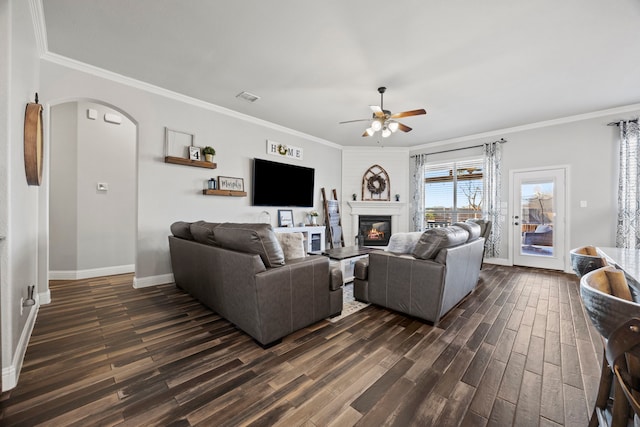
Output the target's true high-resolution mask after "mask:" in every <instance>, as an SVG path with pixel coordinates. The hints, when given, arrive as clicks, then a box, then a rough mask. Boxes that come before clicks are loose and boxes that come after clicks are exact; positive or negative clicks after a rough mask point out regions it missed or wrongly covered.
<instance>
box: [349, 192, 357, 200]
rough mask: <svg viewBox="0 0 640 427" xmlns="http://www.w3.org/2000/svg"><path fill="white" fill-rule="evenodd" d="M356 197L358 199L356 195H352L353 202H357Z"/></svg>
mask: <svg viewBox="0 0 640 427" xmlns="http://www.w3.org/2000/svg"><path fill="white" fill-rule="evenodd" d="M356 197H358V196H357V195H356V193H353V194H352V195H351V199H352V200H353V201H355V200H356Z"/></svg>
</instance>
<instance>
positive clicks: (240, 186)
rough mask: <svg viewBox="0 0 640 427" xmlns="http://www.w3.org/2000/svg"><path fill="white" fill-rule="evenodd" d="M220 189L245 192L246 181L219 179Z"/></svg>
mask: <svg viewBox="0 0 640 427" xmlns="http://www.w3.org/2000/svg"><path fill="white" fill-rule="evenodd" d="M218 189H220V190H231V191H244V179H242V178H232V177H230V176H219V177H218Z"/></svg>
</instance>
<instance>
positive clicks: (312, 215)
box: [309, 211, 318, 225]
mask: <svg viewBox="0 0 640 427" xmlns="http://www.w3.org/2000/svg"><path fill="white" fill-rule="evenodd" d="M309 218H310V220H311V224H312V225H318V211H311V212H309Z"/></svg>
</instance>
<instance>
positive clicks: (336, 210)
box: [321, 187, 344, 249]
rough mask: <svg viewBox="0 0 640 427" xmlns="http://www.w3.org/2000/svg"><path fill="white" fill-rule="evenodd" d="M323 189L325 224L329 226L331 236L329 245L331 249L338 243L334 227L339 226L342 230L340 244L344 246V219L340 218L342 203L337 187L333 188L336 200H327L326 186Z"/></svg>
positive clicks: (328, 231)
mask: <svg viewBox="0 0 640 427" xmlns="http://www.w3.org/2000/svg"><path fill="white" fill-rule="evenodd" d="M321 191H322V205H323V206H324V217H325V224H326V226H327V235H328V236H329V245H330V247H331V249H333V248H334V245H335V244H336V243H338V242H337V239H336V237H335V235H334V229H335V228H334V227H338V229H339V230H340V245H341V246H342V247H344V232H343V230H342V221H341V219H340V203H339V202H338V195H337V193H336V189H335V188H334V189H333V199H334V200H327V195H326V193H325V191H324V187H323V188H322V189H321Z"/></svg>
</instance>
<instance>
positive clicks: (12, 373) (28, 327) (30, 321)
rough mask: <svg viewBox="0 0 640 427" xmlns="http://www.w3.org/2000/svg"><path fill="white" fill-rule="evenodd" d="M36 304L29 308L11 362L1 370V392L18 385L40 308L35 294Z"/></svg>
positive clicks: (37, 296)
mask: <svg viewBox="0 0 640 427" xmlns="http://www.w3.org/2000/svg"><path fill="white" fill-rule="evenodd" d="M35 299H36V303H35V304H34V305H32V306H30V307H29V314H28V316H29V317H28V318H27V322H26V323H25V325H24V328H23V329H22V333H21V334H20V339H19V340H18V345H17V346H16V351H15V352H14V353H13V360H12V361H11V365H10V366H7V367H5V368H2V391H8V390H11V389H12V388H14V387H15V386H16V385H18V377H19V376H20V370H21V369H22V362H23V361H24V355H25V354H26V352H27V345H29V339H30V338H31V332H33V327H34V326H35V324H36V317H37V314H38V310H39V308H40V296H39V294H36V296H35Z"/></svg>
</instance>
